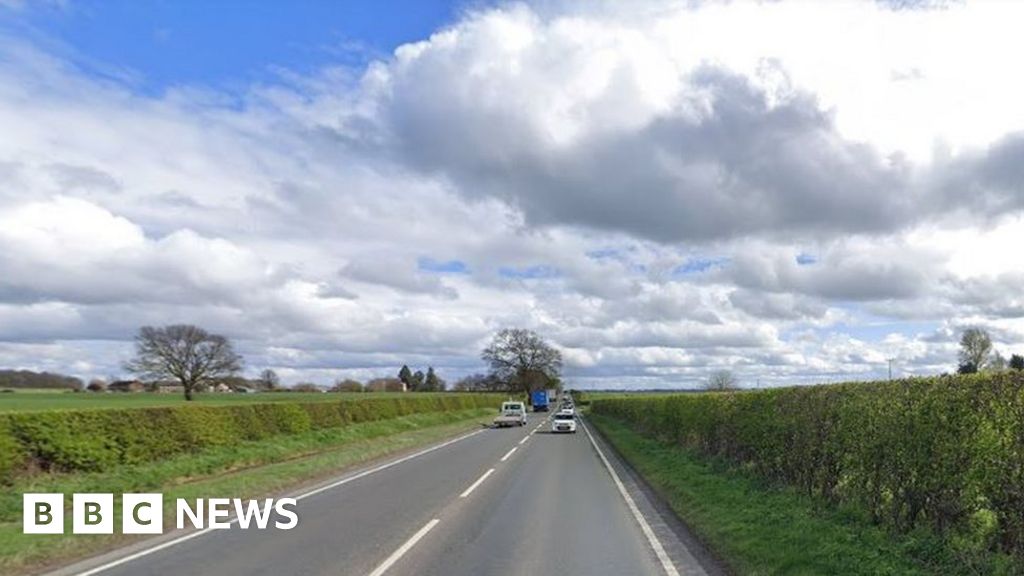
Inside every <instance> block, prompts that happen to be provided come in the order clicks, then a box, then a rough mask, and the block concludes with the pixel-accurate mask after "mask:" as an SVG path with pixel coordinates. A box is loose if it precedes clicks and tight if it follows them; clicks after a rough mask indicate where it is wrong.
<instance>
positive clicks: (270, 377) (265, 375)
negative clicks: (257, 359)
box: [256, 368, 281, 390]
mask: <svg viewBox="0 0 1024 576" xmlns="http://www.w3.org/2000/svg"><path fill="white" fill-rule="evenodd" d="M256 382H257V383H259V386H260V388H262V389H263V390H277V389H278V388H280V387H281V378H279V377H278V376H277V372H274V371H273V370H271V369H270V368H267V369H266V370H264V371H263V372H260V377H259V378H257V379H256Z"/></svg>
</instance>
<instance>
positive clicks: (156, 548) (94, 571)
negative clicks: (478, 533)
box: [77, 430, 483, 576]
mask: <svg viewBox="0 0 1024 576" xmlns="http://www.w3.org/2000/svg"><path fill="white" fill-rule="evenodd" d="M481 432H483V430H477V431H475V432H470V433H469V434H463V435H462V436H458V437H456V438H452V439H451V440H448V441H447V442H442V443H441V444H438V445H436V446H431V447H430V448H427V449H424V450H420V451H419V452H414V453H412V454H409V455H408V456H403V457H401V458H399V459H398V460H392V461H391V462H388V463H386V464H381V465H380V466H375V467H373V468H370V469H369V470H364V471H362V472H360V473H358V474H353V475H352V476H349V477H347V478H342V479H341V480H338V481H337V482H332V483H330V484H328V485H326V486H321V487H320V488H316V489H314V490H310V491H309V492H306V493H304V494H299V495H298V496H293V498H295V500H302V499H303V498H308V497H309V496H312V495H314V494H319V493H321V492H324V491H325V490H330V489H332V488H337V487H338V486H342V485H344V484H348V483H349V482H352V481H353V480H358V479H360V478H363V477H366V476H369V475H370V474H374V473H376V472H380V471H381V470H386V469H388V468H391V467H392V466H397V465H398V464H401V463H403V462H408V461H409V460H412V459H413V458H418V457H420V456H423V455H424V454H429V453H431V452H433V451H435V450H440V449H441V448H444V447H445V446H450V445H452V444H454V443H456V442H459V441H462V440H465V439H466V438H469V437H470V436H475V435H477V434H479V433H481ZM237 522H238V518H235V519H234V520H231V521H230V522H229V523H228V524H235V523H237ZM431 528H433V526H431ZM213 531H215V530H214V529H213V528H204V529H202V530H197V531H195V532H191V533H188V534H185V535H184V536H180V537H178V538H175V539H174V540H170V541H168V542H164V543H163V544H158V545H156V546H153V547H152V548H146V549H145V550H141V551H139V552H136V553H134V554H129V555H128V556H124V557H122V558H118V559H117V560H114V561H113V562H108V563H106V564H103V565H102V566H97V567H95V568H93V569H91V570H87V571H85V572H81V573H79V574H78V575H77V576H93V575H94V574H99V573H101V572H105V571H107V570H110V569H111V568H114V567H116V566H121V565H122V564H127V563H129V562H132V561H134V560H138V559H139V558H142V557H144V556H149V555H150V554H152V553H154V552H159V551H160V550H166V549H167V548H170V547H172V546H177V545H178V544H181V543H182V542H187V541H189V540H191V539H193V538H198V537H200V536H205V535H207V534H209V533H210V532H213ZM424 533H425V532H424ZM396 559H397V558H396Z"/></svg>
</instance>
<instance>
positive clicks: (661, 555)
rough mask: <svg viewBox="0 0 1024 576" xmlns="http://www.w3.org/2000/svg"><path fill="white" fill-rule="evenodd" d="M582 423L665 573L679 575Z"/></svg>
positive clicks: (581, 422)
mask: <svg viewBox="0 0 1024 576" xmlns="http://www.w3.org/2000/svg"><path fill="white" fill-rule="evenodd" d="M580 425H581V426H583V431H584V432H586V433H587V438H589V439H590V443H591V444H592V445H593V446H594V450H597V455H598V456H600V457H601V462H603V463H604V467H605V468H607V469H608V473H609V474H611V476H612V480H614V481H615V487H616V488H618V489H619V494H621V495H622V498H623V500H625V501H626V506H628V507H629V511H630V512H632V513H633V518H635V519H636V521H637V523H638V524H640V530H641V531H642V532H643V533H644V536H646V537H647V542H648V543H650V545H651V548H653V549H654V555H655V556H657V557H658V561H659V562H661V567H662V568H664V570H665V574H667V575H668V576H679V572H678V571H676V567H675V566H674V565H673V564H672V559H671V558H669V557H668V554H667V553H666V552H665V548H664V547H662V545H661V542H660V541H659V540H658V537H657V535H655V534H654V530H651V526H650V524H648V523H647V520H646V519H645V518H644V515H643V514H641V513H640V509H639V508H637V506H636V502H634V501H633V497H632V496H630V495H629V492H626V487H625V486H624V485H623V484H622V480H620V479H619V475H618V474H617V473H616V472H615V469H614V468H612V465H611V463H609V462H608V459H607V458H605V455H604V452H602V451H601V447H600V446H598V445H597V442H595V441H594V437H593V435H591V434H590V430H589V429H588V428H587V425H586V424H583V421H582V420H580Z"/></svg>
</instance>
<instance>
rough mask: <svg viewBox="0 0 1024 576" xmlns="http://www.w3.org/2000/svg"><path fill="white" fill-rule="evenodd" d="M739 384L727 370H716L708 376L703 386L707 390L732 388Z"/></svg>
mask: <svg viewBox="0 0 1024 576" xmlns="http://www.w3.org/2000/svg"><path fill="white" fill-rule="evenodd" d="M738 385H739V382H738V381H737V380H736V376H735V375H734V374H733V373H732V372H731V371H729V370H716V371H715V372H712V373H711V375H710V376H708V381H707V383H706V384H705V387H706V388H707V389H708V390H733V389H735V388H736V387H737V386H738Z"/></svg>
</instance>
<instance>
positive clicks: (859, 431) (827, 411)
mask: <svg viewBox="0 0 1024 576" xmlns="http://www.w3.org/2000/svg"><path fill="white" fill-rule="evenodd" d="M591 408H592V410H593V411H594V412H596V413H599V414H604V415H607V416H611V417H614V418H617V419H619V420H621V421H624V422H625V423H627V424H628V425H630V426H631V427H633V428H634V429H635V430H637V431H638V432H641V433H644V434H646V435H649V436H654V437H657V438H659V439H661V440H663V441H667V442H673V443H677V444H681V445H684V446H687V447H689V448H691V449H694V450H697V451H699V452H701V453H703V454H706V455H710V456H715V457H722V458H726V459H728V460H731V461H733V462H736V463H738V464H740V465H741V466H743V467H745V468H748V469H751V470H753V471H755V472H756V473H757V474H759V475H760V476H762V477H764V478H766V479H768V480H769V481H773V482H779V483H783V484H786V485H789V486H793V487H796V488H798V489H799V490H801V491H803V492H805V493H807V494H808V495H811V496H814V497H820V498H823V499H825V500H826V501H828V502H830V503H832V504H840V503H843V504H851V505H854V506H856V507H860V508H861V509H863V510H865V511H866V512H867V513H868V514H870V516H871V517H872V518H873V519H874V520H875V521H876V522H878V523H880V524H885V525H888V526H890V527H891V528H893V529H895V530H896V531H898V532H909V531H911V530H914V529H916V528H919V527H927V528H930V529H932V530H934V531H935V532H937V533H939V534H943V535H945V534H950V533H964V534H970V533H974V532H975V531H977V529H978V528H977V526H978V524H979V523H981V524H984V523H985V522H982V521H980V519H981V518H991V519H992V520H991V522H994V527H991V528H989V532H987V535H988V536H989V537H990V538H991V541H990V543H989V544H990V546H991V547H992V548H994V549H998V550H1002V551H1004V552H1007V553H1010V554H1014V555H1016V556H1018V557H1024V375H1021V374H1020V373H1006V374H996V375H974V376H963V377H960V376H958V377H939V378H923V379H911V380H903V381H897V382H891V383H890V382H885V383H850V384H837V385H829V386H815V387H802V388H783V389H775V390H765V391H750V392H734V393H703V394H683V395H672V396H660V397H643V396H632V397H613V398H598V399H594V400H593V403H592V406H591ZM991 522H990V523H991Z"/></svg>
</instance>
